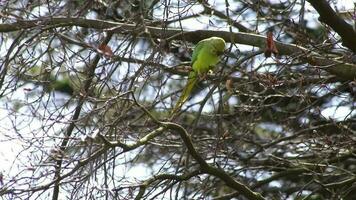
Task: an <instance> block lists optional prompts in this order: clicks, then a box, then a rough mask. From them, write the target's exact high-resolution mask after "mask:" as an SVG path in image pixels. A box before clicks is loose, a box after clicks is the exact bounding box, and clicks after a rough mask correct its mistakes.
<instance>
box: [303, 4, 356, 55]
mask: <svg viewBox="0 0 356 200" xmlns="http://www.w3.org/2000/svg"><path fill="white" fill-rule="evenodd" d="M308 2H309V3H310V4H311V5H312V6H313V7H314V9H315V10H316V11H317V12H318V13H319V15H320V17H319V21H321V22H324V23H326V24H327V25H329V26H330V27H331V28H332V29H334V30H335V31H336V32H337V33H338V34H339V35H340V36H341V38H342V41H343V42H342V44H343V45H344V46H345V47H347V48H349V49H350V50H351V51H353V52H354V53H356V32H355V30H354V29H353V28H352V26H351V25H350V24H348V23H347V22H345V21H344V20H343V19H341V18H340V17H339V16H338V15H337V14H336V12H335V11H334V10H333V9H332V8H331V7H330V5H329V3H328V2H326V1H325V0H308Z"/></svg>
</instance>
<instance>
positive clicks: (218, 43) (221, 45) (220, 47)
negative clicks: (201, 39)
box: [209, 37, 225, 55]
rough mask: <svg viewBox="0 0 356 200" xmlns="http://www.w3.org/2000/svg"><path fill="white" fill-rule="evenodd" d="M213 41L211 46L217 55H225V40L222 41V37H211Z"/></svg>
mask: <svg viewBox="0 0 356 200" xmlns="http://www.w3.org/2000/svg"><path fill="white" fill-rule="evenodd" d="M209 39H210V40H211V44H212V46H213V48H214V50H215V51H216V54H217V55H221V54H223V53H224V50H225V40H224V39H222V38H221V37H211V38H209Z"/></svg>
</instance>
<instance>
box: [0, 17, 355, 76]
mask: <svg viewBox="0 0 356 200" xmlns="http://www.w3.org/2000/svg"><path fill="white" fill-rule="evenodd" d="M45 26H51V27H52V28H56V27H67V26H68V27H69V26H79V27H84V28H93V29H99V30H104V31H108V32H110V33H117V34H128V33H129V32H130V34H132V32H134V33H137V34H138V33H144V32H148V33H149V35H150V36H152V37H154V38H160V39H164V40H167V41H170V40H174V39H180V40H181V39H183V38H184V39H185V40H186V41H189V42H193V43H197V42H199V41H200V40H202V39H205V38H207V37H212V36H218V37H222V38H224V39H225V41H227V42H236V43H239V44H245V45H250V46H256V47H259V48H261V49H264V48H265V45H266V37H265V36H261V35H257V34H253V33H242V32H238V33H231V32H228V31H211V30H196V31H185V32H183V31H182V30H181V29H175V28H167V29H165V30H164V31H162V28H161V27H152V26H145V28H146V29H145V30H143V28H142V27H140V26H139V27H138V26H137V25H136V24H126V23H116V22H109V21H104V20H93V19H83V18H67V17H52V18H42V19H37V20H27V21H19V22H14V23H9V24H0V32H13V31H18V30H25V29H31V28H35V27H45ZM141 35H142V36H145V34H141ZM146 35H147V34H146ZM183 36H184V37H183ZM354 38H356V37H354ZM276 46H277V49H278V51H279V54H280V55H288V56H297V57H298V58H299V59H301V60H304V61H305V62H307V63H309V64H311V65H313V66H318V67H320V68H322V69H323V70H325V71H328V72H329V73H331V74H333V75H336V76H337V77H338V78H340V79H344V80H354V79H355V78H356V65H355V64H352V63H346V62H343V61H340V60H337V59H334V58H326V57H323V55H320V54H318V53H317V52H313V51H311V50H309V49H306V48H303V47H300V46H297V45H293V44H286V43H282V42H276Z"/></svg>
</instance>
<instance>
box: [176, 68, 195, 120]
mask: <svg viewBox="0 0 356 200" xmlns="http://www.w3.org/2000/svg"><path fill="white" fill-rule="evenodd" d="M197 81H198V77H197V75H196V73H195V72H194V71H192V72H190V73H189V77H188V83H187V85H186V86H185V88H184V89H183V92H182V94H181V95H180V97H179V99H178V101H177V103H176V105H175V106H174V108H173V110H172V112H171V115H174V114H175V113H176V112H178V111H179V109H180V108H181V107H182V106H183V104H184V103H185V102H186V101H187V100H188V98H189V95H190V94H191V93H192V90H193V88H194V86H195V84H196V83H197Z"/></svg>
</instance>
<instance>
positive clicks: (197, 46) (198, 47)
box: [191, 40, 205, 66]
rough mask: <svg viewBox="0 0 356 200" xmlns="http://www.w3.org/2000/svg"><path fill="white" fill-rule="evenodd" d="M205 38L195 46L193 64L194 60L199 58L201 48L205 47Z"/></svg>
mask: <svg viewBox="0 0 356 200" xmlns="http://www.w3.org/2000/svg"><path fill="white" fill-rule="evenodd" d="M204 43H205V42H204V40H202V41H200V42H198V44H197V45H196V46H195V47H194V51H193V54H192V61H191V64H192V66H193V64H194V62H195V61H196V60H197V59H198V55H199V53H200V51H201V49H202V48H203V47H204Z"/></svg>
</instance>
